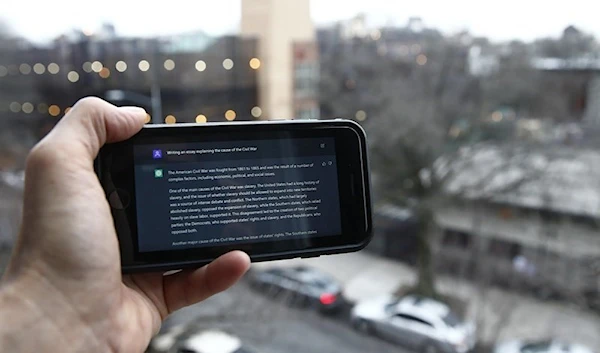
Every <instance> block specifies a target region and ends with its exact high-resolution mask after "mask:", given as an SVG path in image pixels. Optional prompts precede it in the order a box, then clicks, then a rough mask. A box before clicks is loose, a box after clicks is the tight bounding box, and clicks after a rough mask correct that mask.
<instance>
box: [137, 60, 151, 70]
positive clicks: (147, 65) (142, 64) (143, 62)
mask: <svg viewBox="0 0 600 353" xmlns="http://www.w3.org/2000/svg"><path fill="white" fill-rule="evenodd" d="M138 68H139V69H140V71H142V72H146V71H148V70H150V63H149V62H148V60H141V61H140V62H139V64H138Z"/></svg>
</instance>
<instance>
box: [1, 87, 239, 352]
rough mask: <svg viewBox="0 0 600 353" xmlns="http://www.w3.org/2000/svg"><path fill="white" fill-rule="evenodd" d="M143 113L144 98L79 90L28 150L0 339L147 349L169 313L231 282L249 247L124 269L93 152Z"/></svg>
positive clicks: (24, 344)
mask: <svg viewBox="0 0 600 353" xmlns="http://www.w3.org/2000/svg"><path fill="white" fill-rule="evenodd" d="M145 118H146V112H145V111H144V110H143V109H141V108H132V107H126V108H117V107H115V106H113V105H111V104H109V103H106V102H104V101H102V100H100V99H98V98H85V99H83V100H81V101H79V102H78V103H77V104H76V105H75V106H74V107H73V109H72V110H71V111H70V112H69V113H68V114H67V115H66V116H65V117H64V118H63V119H62V120H61V121H60V122H59V123H58V124H57V125H56V127H55V128H54V129H53V130H52V131H51V132H50V133H49V134H48V135H47V136H46V137H45V138H44V139H43V140H42V141H41V142H40V143H39V144H38V145H37V146H35V147H34V148H33V150H32V151H31V154H30V156H29V158H28V160H27V168H26V173H25V195H24V207H23V224H22V227H21V232H20V235H19V238H18V241H17V243H16V246H15V249H14V251H13V256H12V259H11V262H10V264H9V267H8V269H7V272H6V274H5V278H4V279H3V283H2V287H0V347H3V348H5V349H7V348H8V347H11V348H9V349H7V351H11V352H25V351H27V352H42V351H43V352H59V351H60V352H71V351H85V352H100V351H102V352H143V351H144V350H145V349H146V347H147V345H148V343H149V341H150V339H151V337H152V336H153V335H154V334H155V333H156V332H158V330H159V328H160V324H161V321H162V320H163V319H164V318H165V317H166V316H167V315H169V313H171V312H173V311H175V310H177V309H179V308H182V307H184V306H187V305H191V304H194V303H196V302H199V301H202V300H204V299H206V298H207V297H209V296H211V295H213V294H215V293H218V292H221V291H223V290H225V289H227V288H228V287H230V286H231V285H233V284H234V283H235V282H236V281H237V280H238V279H239V278H240V277H241V276H242V275H243V274H244V273H245V272H246V270H247V269H248V267H249V262H250V261H249V258H248V256H247V255H246V254H244V253H242V252H232V253H229V254H226V255H224V256H222V257H221V258H219V259H217V260H215V261H214V262H213V263H211V264H210V265H207V266H205V267H203V268H200V269H198V270H195V271H183V272H179V273H177V274H174V275H170V276H163V275H162V274H161V273H148V274H139V275H131V276H122V275H121V268H120V262H119V248H118V243H117V237H116V234H115V229H114V225H113V220H112V218H111V212H110V208H109V205H108V203H107V201H106V197H105V195H104V192H103V190H102V187H101V186H100V183H99V182H98V178H97V176H96V175H95V173H94V170H93V160H94V158H95V157H96V155H97V153H98V150H99V149H100V147H101V146H102V145H103V144H104V143H110V142H116V141H121V140H125V139H127V138H129V137H131V136H133V135H134V134H135V133H137V132H138V131H139V130H140V129H141V128H142V126H143V125H144V120H145Z"/></svg>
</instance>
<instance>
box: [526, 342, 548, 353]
mask: <svg viewBox="0 0 600 353" xmlns="http://www.w3.org/2000/svg"><path fill="white" fill-rule="evenodd" d="M550 345H551V343H550V342H534V343H527V344H525V345H523V347H521V353H545V352H548V351H550Z"/></svg>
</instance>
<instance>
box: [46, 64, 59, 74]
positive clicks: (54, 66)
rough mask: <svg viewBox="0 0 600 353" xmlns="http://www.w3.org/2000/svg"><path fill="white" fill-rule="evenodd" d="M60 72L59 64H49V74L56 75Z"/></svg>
mask: <svg viewBox="0 0 600 353" xmlns="http://www.w3.org/2000/svg"><path fill="white" fill-rule="evenodd" d="M59 71H60V66H58V64H57V63H50V64H48V72H49V73H51V74H52V75H56V74H57V73H59Z"/></svg>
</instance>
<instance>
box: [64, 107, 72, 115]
mask: <svg viewBox="0 0 600 353" xmlns="http://www.w3.org/2000/svg"><path fill="white" fill-rule="evenodd" d="M70 111H71V107H66V108H65V115H66V114H67V113H68V112H70Z"/></svg>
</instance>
